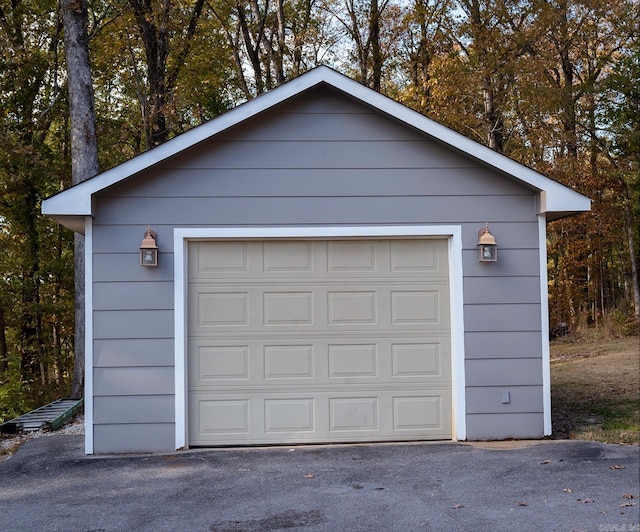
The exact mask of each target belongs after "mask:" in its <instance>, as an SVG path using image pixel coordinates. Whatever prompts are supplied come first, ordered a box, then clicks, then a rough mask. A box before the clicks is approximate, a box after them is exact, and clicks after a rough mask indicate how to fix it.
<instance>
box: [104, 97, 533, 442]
mask: <svg viewBox="0 0 640 532" xmlns="http://www.w3.org/2000/svg"><path fill="white" fill-rule="evenodd" d="M95 212H96V215H95V219H94V225H93V253H94V255H93V277H94V289H93V300H94V309H95V310H94V332H95V340H94V380H95V382H94V388H95V400H94V409H95V423H96V427H95V431H94V438H95V451H96V452H112V451H125V450H126V451H133V450H158V449H171V448H173V441H174V438H173V430H174V425H173V420H174V412H173V402H172V398H173V395H172V394H173V346H172V337H173V319H174V316H173V255H172V253H173V249H172V245H173V229H174V228H175V227H198V226H209V227H210V226H254V225H255V226H265V225H268V226H271V225H295V224H302V225H313V224H319V225H325V224H331V225H355V224H375V225H379V224H461V225H462V231H463V233H462V239H463V247H464V251H463V268H464V295H465V301H464V303H465V305H464V313H465V315H464V317H465V325H466V331H465V349H466V353H467V363H466V379H467V387H468V388H467V391H466V395H467V402H468V415H467V436H468V438H470V439H484V438H487V437H489V438H500V437H535V436H539V435H542V426H543V416H542V382H541V380H542V375H541V367H542V361H541V350H542V345H541V333H540V331H541V321H540V310H541V307H540V304H541V301H540V293H539V289H538V286H539V282H540V281H539V254H538V222H537V217H536V212H537V205H536V194H535V193H534V192H533V191H531V190H529V189H528V188H525V187H524V186H522V185H520V184H519V183H516V182H514V181H512V180H509V179H507V178H505V177H503V176H501V175H497V174H495V173H491V172H489V171H488V170H487V169H485V168H483V167H481V166H479V165H478V164H477V163H476V162H475V161H473V160H471V159H467V158H465V157H463V156H461V155H459V154H457V153H455V152H453V151H451V150H447V149H445V148H443V147H442V146H440V145H439V144H437V143H435V142H432V141H430V140H429V139H426V138H425V137H424V136H422V135H419V134H418V133H416V132H414V131H413V130H411V129H409V128H406V127H403V126H401V125H399V124H398V123H397V122H395V121H393V120H391V119H388V118H387V117H384V116H381V115H379V114H375V113H373V112H371V111H370V110H369V109H368V108H367V107H365V106H363V105H360V104H357V103H354V102H352V101H351V100H349V99H348V98H346V97H342V96H338V95H336V94H334V93H333V92H330V91H328V90H327V91H324V92H322V91H320V90H315V91H314V92H313V93H311V94H308V95H303V96H300V97H298V98H296V99H294V100H293V101H291V102H288V103H287V104H284V105H282V106H280V107H279V108H277V109H276V110H274V111H270V112H267V113H264V114H262V115H259V116H258V117H255V118H253V119H252V120H251V121H248V122H245V123H244V124H240V125H239V126H236V127H235V128H234V129H233V130H232V131H229V132H227V133H225V134H222V135H219V136H218V137H216V138H214V139H211V140H210V141H207V142H203V143H201V144H200V145H198V146H195V147H193V148H191V149H189V150H186V151H185V152H183V153H182V154H180V155H178V156H176V157H174V158H173V159H171V160H168V161H166V162H164V163H162V164H160V165H158V167H157V168H151V169H148V170H146V171H145V172H142V173H141V174H139V175H138V176H134V177H132V178H130V179H128V180H126V181H125V182H124V183H121V184H119V185H116V186H113V187H111V188H109V189H107V190H104V191H102V192H101V193H100V194H99V196H98V197H97V198H96V209H95ZM486 221H489V222H490V226H491V231H492V233H493V234H494V235H495V236H496V239H497V240H498V243H499V261H498V262H497V263H495V264H480V263H478V262H477V261H476V251H475V245H476V242H477V231H478V229H479V228H481V227H482V226H483V225H484V223H485V222H486ZM147 224H151V225H152V226H153V229H154V230H155V231H156V232H157V233H158V245H159V247H160V258H159V263H160V265H159V267H158V268H143V267H140V266H139V259H138V248H139V246H140V242H141V240H142V237H143V235H144V231H145V229H146V226H147ZM506 390H508V391H510V393H511V403H510V404H508V405H503V404H502V403H501V401H500V398H501V393H500V392H501V391H506ZM169 399H171V400H169Z"/></svg>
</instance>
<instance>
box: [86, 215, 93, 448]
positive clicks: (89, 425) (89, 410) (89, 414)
mask: <svg viewBox="0 0 640 532" xmlns="http://www.w3.org/2000/svg"><path fill="white" fill-rule="evenodd" d="M84 223H85V232H84V233H85V237H84V452H85V454H93V218H91V216H87V217H85V222H84Z"/></svg>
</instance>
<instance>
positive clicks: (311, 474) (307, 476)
mask: <svg viewBox="0 0 640 532" xmlns="http://www.w3.org/2000/svg"><path fill="white" fill-rule="evenodd" d="M313 477H314V475H313V473H309V474H308V475H305V476H304V478H313Z"/></svg>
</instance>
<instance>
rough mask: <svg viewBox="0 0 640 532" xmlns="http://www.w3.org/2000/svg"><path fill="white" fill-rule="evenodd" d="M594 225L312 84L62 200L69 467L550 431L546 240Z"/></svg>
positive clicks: (486, 156)
mask: <svg viewBox="0 0 640 532" xmlns="http://www.w3.org/2000/svg"><path fill="white" fill-rule="evenodd" d="M589 206H590V202H589V200H588V199H587V198H585V197H584V196H582V195H580V194H578V193H576V192H574V191H573V190H571V189H568V188H566V187H564V186H562V185H560V184H559V183H557V182H555V181H553V180H551V179H549V178H547V177H545V176H542V175H540V174H538V173H536V172H534V171H533V170H531V169H529V168H526V167H524V166H522V165H520V164H518V163H516V162H514V161H512V160H510V159H508V158H506V157H504V156H501V155H499V154H497V153H495V152H493V151H491V150H489V149H488V148H486V147H484V146H481V145H479V144H477V143H474V142H472V141H470V140H469V139H467V138H465V137H463V136H461V135H458V134H457V133H454V132H453V131H451V130H449V129H447V128H445V127H443V126H441V125H439V124H437V123H434V122H433V121H431V120H429V119H427V118H425V117H424V116H422V115H420V114H418V113H415V112H413V111H411V110H409V109H407V108H406V107H404V106H402V105H400V104H398V103H396V102H394V101H392V100H390V99H388V98H386V97H384V96H382V95H380V94H378V93H376V92H373V91H371V90H369V89H367V88H366V87H363V86H362V85H360V84H358V83H356V82H354V81H351V80H350V79H348V78H346V77H344V76H342V75H341V74H338V73H337V72H335V71H333V70H330V69H328V68H326V67H319V68H317V69H314V70H312V71H310V72H308V73H307V74H305V75H303V76H301V77H299V78H297V79H295V80H293V81H290V82H289V83H287V84H285V85H283V86H281V87H279V88H277V89H274V90H273V91H271V92H269V93H267V94H265V95H262V96H260V97H259V98H256V99H255V100H252V101H250V102H248V103H246V104H244V105H242V106H240V107H238V108H236V109H234V110H233V111H230V112H228V113H226V114H225V115H223V116H220V117H218V118H216V119H214V120H212V121H210V122H208V123H206V124H204V125H202V126H200V127H197V128H194V129H193V130H191V131H189V132H188V133H185V134H183V135H181V136H179V137H177V138H175V139H173V140H171V141H169V142H168V143H166V144H164V145H162V146H160V147H158V148H156V149H154V150H151V151H149V152H146V153H144V154H142V155H140V156H138V157H136V158H134V159H132V160H130V161H128V162H126V163H124V164H122V165H120V166H118V167H116V168H113V169H111V170H108V171H106V172H104V173H102V174H100V175H98V176H96V177H94V178H93V179H91V180H89V181H86V182H84V183H82V184H80V185H77V186H75V187H72V188H70V189H68V190H66V191H64V192H62V193H60V194H58V195H56V196H54V197H52V198H50V199H48V200H46V201H45V202H44V203H43V212H44V213H45V214H47V215H49V216H51V217H52V218H54V219H56V220H58V221H59V222H60V223H62V224H64V225H65V226H67V227H70V228H71V229H73V230H75V231H78V232H80V233H83V234H84V235H85V248H86V249H85V264H86V294H85V297H86V357H87V360H86V377H85V379H86V391H85V417H86V445H85V447H86V452H87V453H109V452H130V451H156V450H171V449H180V448H184V447H189V446H192V447H196V446H219V445H248V444H293V443H311V442H372V441H412V440H451V439H454V440H465V439H503V438H540V437H542V436H543V435H547V434H550V433H551V398H550V383H549V348H548V324H547V292H546V290H547V286H546V284H547V281H546V247H545V246H546V223H547V222H548V221H551V220H554V219H557V218H560V217H563V216H567V215H571V214H574V213H579V212H583V211H587V210H589ZM143 239H144V240H143ZM494 239H495V240H494ZM141 241H142V245H141ZM495 241H497V257H496V256H495V253H496V246H495V245H494V242H495ZM481 245H486V247H485V248H484V250H483V251H484V253H482V252H479V251H478V250H479V248H480V247H481Z"/></svg>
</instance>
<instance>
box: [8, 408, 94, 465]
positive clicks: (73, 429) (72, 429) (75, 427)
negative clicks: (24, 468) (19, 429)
mask: <svg viewBox="0 0 640 532" xmlns="http://www.w3.org/2000/svg"><path fill="white" fill-rule="evenodd" d="M72 434H84V415H82V414H80V415H78V416H76V417H74V418H73V419H71V420H70V421H69V422H67V423H65V424H64V425H63V426H62V427H60V428H59V429H58V430H55V431H51V430H36V431H34V432H27V433H24V434H3V435H0V462H4V461H5V460H8V459H9V458H11V456H12V455H13V454H14V453H15V452H16V451H17V450H18V448H19V447H20V446H21V445H22V444H23V443H24V442H26V441H28V440H31V439H34V438H47V437H49V436H58V435H72Z"/></svg>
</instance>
